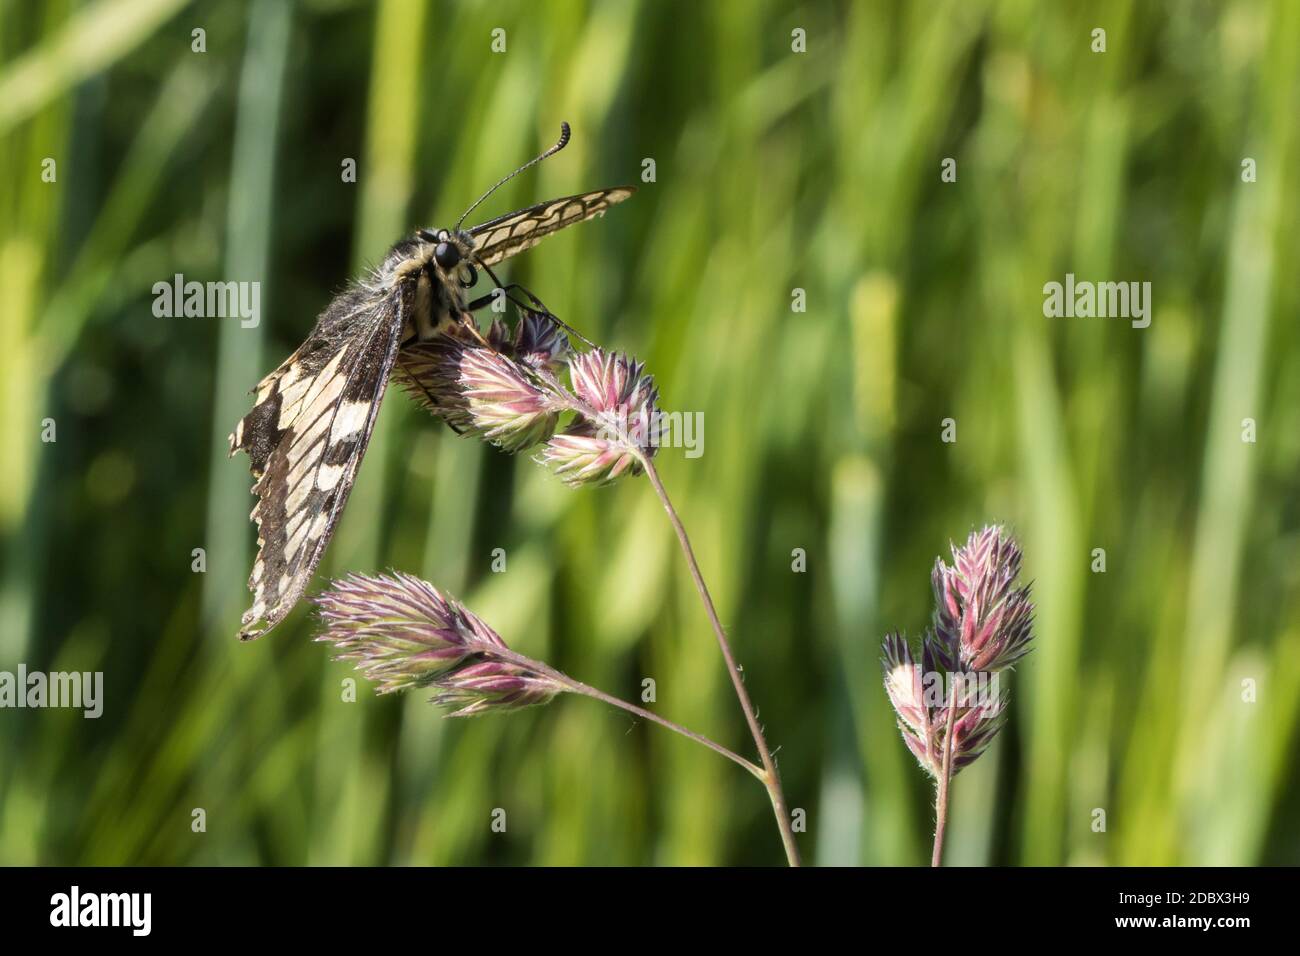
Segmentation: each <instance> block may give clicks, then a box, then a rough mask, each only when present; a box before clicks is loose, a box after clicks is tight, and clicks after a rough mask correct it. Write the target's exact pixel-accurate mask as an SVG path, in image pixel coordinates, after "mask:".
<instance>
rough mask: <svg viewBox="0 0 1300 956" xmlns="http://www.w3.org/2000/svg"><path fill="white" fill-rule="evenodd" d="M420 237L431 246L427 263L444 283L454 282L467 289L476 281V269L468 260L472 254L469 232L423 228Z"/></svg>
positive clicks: (450, 283) (471, 239)
mask: <svg viewBox="0 0 1300 956" xmlns="http://www.w3.org/2000/svg"><path fill="white" fill-rule="evenodd" d="M420 238H421V239H423V240H424V241H425V242H426V243H428V244H429V245H430V246H432V252H431V253H430V254H429V255H430V259H429V264H430V265H431V266H432V267H433V268H434V269H435V270H436V271H437V274H438V278H439V279H440V280H442V282H443V283H444V284H445V285H448V286H451V285H452V284H453V283H454V284H455V285H459V286H461V287H463V288H466V289H468V288H469V287H470V286H472V285H474V283H476V282H477V281H478V270H477V269H475V268H474V266H473V264H472V263H471V261H470V260H471V259H472V258H473V256H474V240H473V238H471V236H470V234H469V233H467V232H459V231H457V232H452V231H450V230H448V229H438V230H430V229H425V230H422V231H421V233H420Z"/></svg>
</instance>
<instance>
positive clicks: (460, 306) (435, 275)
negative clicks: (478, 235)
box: [379, 229, 478, 341]
mask: <svg viewBox="0 0 1300 956" xmlns="http://www.w3.org/2000/svg"><path fill="white" fill-rule="evenodd" d="M473 250H474V241H473V239H472V238H471V237H470V236H469V234H468V233H464V232H459V233H457V232H449V231H448V230H446V229H438V230H431V229H421V230H420V231H419V232H417V233H416V234H415V235H414V236H412V237H411V238H409V239H403V240H402V241H401V242H399V243H397V244H396V245H395V246H393V248H392V249H391V250H390V251H389V253H388V255H387V256H386V257H385V259H384V264H383V265H382V266H381V267H380V270H379V272H380V278H381V280H382V281H386V282H394V283H396V282H411V283H414V289H413V295H412V297H411V300H410V302H411V305H410V314H409V315H407V316H405V317H404V321H403V327H402V339H403V341H406V340H409V339H410V338H412V337H415V338H418V339H419V340H420V341H428V340H429V339H432V338H433V337H434V336H436V335H438V334H439V333H440V332H445V331H446V330H447V329H448V328H450V327H451V326H452V325H453V324H455V323H457V322H459V320H460V316H461V314H462V313H464V312H465V304H466V294H465V293H466V290H468V289H469V288H471V287H472V286H473V285H474V284H475V283H476V282H477V281H478V271H477V270H476V269H475V268H474V266H473V265H471V264H470V257H471V256H472V255H473Z"/></svg>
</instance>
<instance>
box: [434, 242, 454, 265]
mask: <svg viewBox="0 0 1300 956" xmlns="http://www.w3.org/2000/svg"><path fill="white" fill-rule="evenodd" d="M433 258H434V259H436V260H437V261H438V265H439V266H441V267H442V268H444V269H451V268H454V267H455V265H456V263H458V262H460V250H459V249H457V248H456V247H455V246H454V245H452V244H451V243H450V242H440V243H438V245H437V246H435V247H434V250H433Z"/></svg>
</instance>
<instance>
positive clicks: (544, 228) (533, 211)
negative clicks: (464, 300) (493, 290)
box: [469, 186, 636, 266]
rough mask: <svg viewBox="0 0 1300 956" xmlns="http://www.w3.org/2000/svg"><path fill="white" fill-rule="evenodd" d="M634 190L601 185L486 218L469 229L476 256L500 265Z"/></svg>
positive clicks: (490, 264)
mask: <svg viewBox="0 0 1300 956" xmlns="http://www.w3.org/2000/svg"><path fill="white" fill-rule="evenodd" d="M634 192H636V187H635V186H613V187H611V188H609V189H597V190H596V191H595V192H590V193H582V194H581V195H578V196H565V197H564V198H563V199H551V200H548V201H547V202H541V203H538V204H537V205H536V206H529V207H528V208H527V209H521V210H519V211H518V212H512V213H509V214H507V215H505V216H500V217H498V218H496V219H493V220H491V221H489V222H485V223H483V224H482V225H480V226H475V227H474V228H473V229H471V230H470V231H469V234H470V236H471V238H473V240H474V256H475V258H476V259H477V260H478V261H479V262H481V263H482V264H483V265H487V266H493V265H496V264H497V263H498V262H500V261H501V260H502V259H506V258H509V257H510V256H513V255H514V254H515V253H518V252H523V251H524V250H525V249H531V248H532V247H533V246H535V245H537V244H538V243H539V242H541V241H542V240H543V239H545V238H546V237H547V236H549V235H551V233H554V232H559V231H560V230H561V229H563V228H564V227H565V226H572V225H574V224H575V223H579V222H584V221H585V220H587V219H590V218H591V217H592V216H599V215H600V214H601V213H603V212H604V211H605V210H606V209H608V208H609V207H610V206H613V205H614V204H616V203H621V202H622V201H623V200H624V199H627V198H628V197H629V196H631V195H632V194H633V193H634Z"/></svg>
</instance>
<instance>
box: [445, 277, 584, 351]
mask: <svg viewBox="0 0 1300 956" xmlns="http://www.w3.org/2000/svg"><path fill="white" fill-rule="evenodd" d="M483 270H484V271H485V272H487V274H488V275H489V276H491V277H492V281H493V282H495V283H496V286H497V288H496V289H494V290H493V291H492V292H490V293H488V294H487V295H485V296H480V297H479V298H477V299H475V300H474V301H473V302H471V303H469V304H468V305H467V306H466V308H467V309H469V310H470V311H474V310H475V309H481V308H483V306H485V305H487V304H488V303H490V302H491V301H492V300H493V299H494V298H495V296H496V294H497V291H498V290H499V291H500V292H501V293H502V294H504V295H505V297H506V298H507V299H509V300H510V301H511V302H513V303H514V304H515V305H516V306H518V307H519V308H521V309H526V310H528V311H530V312H540V313H541V314H542V315H545V316H547V317H549V318H550V319H551V320H552V321H554V322H555V323H556V324H557V325H559V326H560V327H562V328H563V329H565V330H566V331H568V332H569V333H570V334H571V335H576V336H577V337H578V338H580V339H582V341H583V342H585V343H586V344H587V347H588V348H593V349H594V348H596V343H595V342H593V341H591V339H589V338H587V337H586V336H585V335H583V334H582V333H581V332H579V331H578V330H577V329H575V328H574V327H573V326H571V325H569V323H567V322H565V321H563V320H562V319H560V317H559V316H557V315H556V314H555V313H554V312H552V311H551V310H550V309H548V308H547V307H546V303H545V302H543V301H542V300H541V299H539V298H538V297H537V296H536V295H534V294H533V292H532V290H530V289H528V288H527V287H526V286H523V285H520V284H519V283H518V282H511V283H509V284H506V285H503V284H502V283H501V280H500V279H498V278H497V274H496V273H495V272H493V271H492V268H491V267H490V266H488V265H486V264H483ZM512 289H518V290H519V291H520V292H522V293H523V294H524V295H526V296H528V298H529V299H530V300H531V302H532V304H531V305H529V304H527V303H524V302H520V301H519V300H518V299H516V298H515V297H514V296H512V295H510V290H512Z"/></svg>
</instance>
